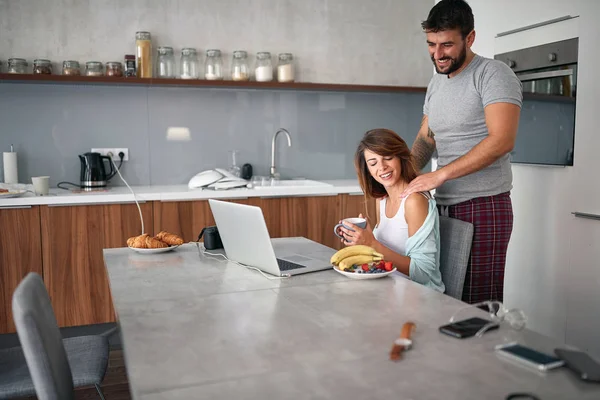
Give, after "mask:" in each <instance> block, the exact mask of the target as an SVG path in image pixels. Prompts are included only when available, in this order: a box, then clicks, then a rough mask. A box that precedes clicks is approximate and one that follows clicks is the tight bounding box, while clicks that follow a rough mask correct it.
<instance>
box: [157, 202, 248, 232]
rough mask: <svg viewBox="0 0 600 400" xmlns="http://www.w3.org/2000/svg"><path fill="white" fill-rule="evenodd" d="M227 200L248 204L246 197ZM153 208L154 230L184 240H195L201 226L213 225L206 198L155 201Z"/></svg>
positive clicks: (213, 221)
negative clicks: (173, 234)
mask: <svg viewBox="0 0 600 400" xmlns="http://www.w3.org/2000/svg"><path fill="white" fill-rule="evenodd" d="M227 201H232V202H235V203H242V204H248V200H247V199H236V200H227ZM153 210H154V218H153V221H154V232H156V233H158V232H160V231H163V230H164V231H168V232H171V233H175V234H177V235H179V236H181V237H182V238H183V240H184V241H185V242H195V241H196V240H197V239H198V234H200V231H201V230H202V228H204V227H206V226H211V225H215V220H214V218H213V215H212V212H211V211H210V205H209V204H208V200H193V201H155V202H154V205H153Z"/></svg>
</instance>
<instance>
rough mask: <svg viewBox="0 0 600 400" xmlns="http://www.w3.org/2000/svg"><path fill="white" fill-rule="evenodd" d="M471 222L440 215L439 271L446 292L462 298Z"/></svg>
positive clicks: (469, 253)
mask: <svg viewBox="0 0 600 400" xmlns="http://www.w3.org/2000/svg"><path fill="white" fill-rule="evenodd" d="M473 230H474V229H473V224H471V223H469V222H465V221H461V220H459V219H456V218H450V217H444V216H440V272H441V273H442V281H443V282H444V285H445V286H446V294H447V295H449V296H452V297H454V298H456V299H458V300H461V299H462V291H463V287H464V285H465V275H466V274H467V265H468V264H469V257H470V255H471V244H472V243H473Z"/></svg>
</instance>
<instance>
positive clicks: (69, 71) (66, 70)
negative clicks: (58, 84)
mask: <svg viewBox="0 0 600 400" xmlns="http://www.w3.org/2000/svg"><path fill="white" fill-rule="evenodd" d="M62 74H63V75H81V69H80V67H79V61H73V60H66V61H63V68H62Z"/></svg>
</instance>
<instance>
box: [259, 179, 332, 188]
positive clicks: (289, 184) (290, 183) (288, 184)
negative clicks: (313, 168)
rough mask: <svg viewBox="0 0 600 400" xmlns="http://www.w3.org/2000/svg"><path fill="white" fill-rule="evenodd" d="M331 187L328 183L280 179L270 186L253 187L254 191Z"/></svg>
mask: <svg viewBox="0 0 600 400" xmlns="http://www.w3.org/2000/svg"><path fill="white" fill-rule="evenodd" d="M328 186H332V185H330V184H329V183H325V182H319V181H313V180H310V179H282V180H279V181H273V184H272V185H268V186H255V187H254V189H257V190H261V189H277V188H298V187H328Z"/></svg>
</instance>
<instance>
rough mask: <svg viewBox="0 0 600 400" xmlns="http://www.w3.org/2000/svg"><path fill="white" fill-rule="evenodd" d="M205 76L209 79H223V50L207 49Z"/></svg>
mask: <svg viewBox="0 0 600 400" xmlns="http://www.w3.org/2000/svg"><path fill="white" fill-rule="evenodd" d="M204 78H205V79H207V80H209V81H215V80H220V79H223V61H222V60H221V50H215V49H211V50H206V62H205V64H204Z"/></svg>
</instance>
